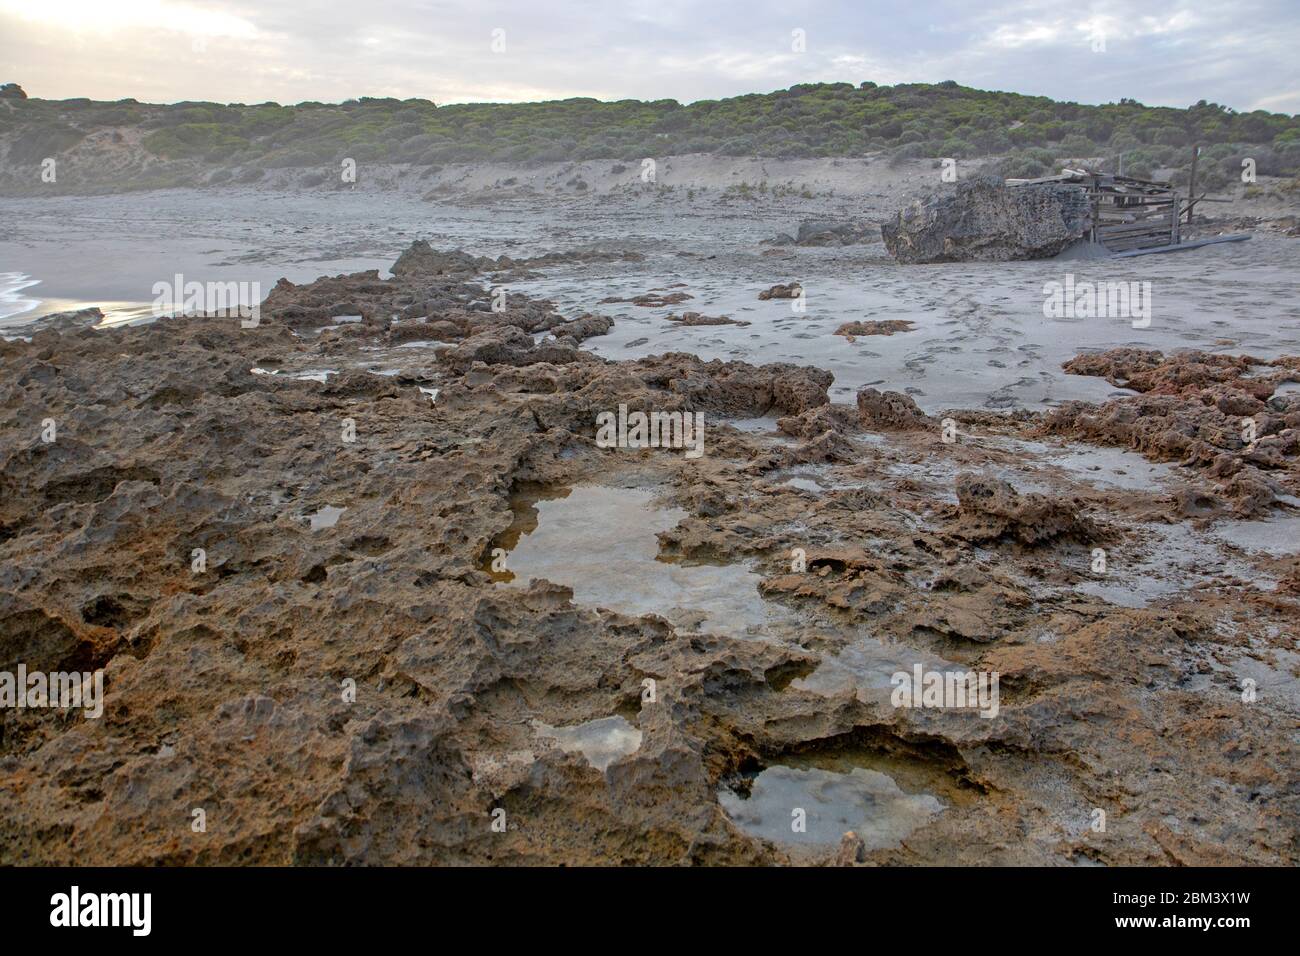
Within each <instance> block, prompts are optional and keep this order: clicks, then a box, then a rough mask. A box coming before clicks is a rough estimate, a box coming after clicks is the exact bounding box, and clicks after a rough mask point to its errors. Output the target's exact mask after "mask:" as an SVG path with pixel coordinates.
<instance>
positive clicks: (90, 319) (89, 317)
mask: <svg viewBox="0 0 1300 956" xmlns="http://www.w3.org/2000/svg"><path fill="white" fill-rule="evenodd" d="M103 321H104V313H103V312H102V311H101V310H100V309H99V307H98V306H91V307H89V308H85V309H74V310H72V311H70V312H50V313H48V314H46V315H43V316H41V317H40V318H39V319H37V320H35V321H34V322H32V323H30V324H29V325H24V326H19V327H18V328H17V329H15V330H14V331H21V332H23V333H32V332H46V331H54V332H75V331H77V330H79V329H88V328H90V327H92V326H95V325H98V324H99V323H100V322H103Z"/></svg>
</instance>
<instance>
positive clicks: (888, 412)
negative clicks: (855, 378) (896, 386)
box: [857, 388, 930, 431]
mask: <svg viewBox="0 0 1300 956" xmlns="http://www.w3.org/2000/svg"><path fill="white" fill-rule="evenodd" d="M857 403H858V421H859V422H860V423H861V424H862V426H863V427H864V428H873V429H881V430H884V431H892V430H904V431H906V430H912V429H917V428H928V427H929V426H930V419H929V418H928V417H927V416H926V414H925V412H923V411H921V409H920V407H918V406H917V404H916V402H915V401H913V399H912V397H911V396H910V395H904V394H903V393H902V392H881V391H878V390H877V389H874V388H864V389H862V390H861V391H860V392H858V398H857Z"/></svg>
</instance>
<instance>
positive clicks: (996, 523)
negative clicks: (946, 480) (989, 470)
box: [957, 472, 1096, 544]
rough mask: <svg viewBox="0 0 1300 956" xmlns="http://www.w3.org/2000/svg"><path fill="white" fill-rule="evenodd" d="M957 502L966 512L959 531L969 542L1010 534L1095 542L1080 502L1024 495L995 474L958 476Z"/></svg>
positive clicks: (1034, 540)
mask: <svg viewBox="0 0 1300 956" xmlns="http://www.w3.org/2000/svg"><path fill="white" fill-rule="evenodd" d="M957 504H958V506H959V507H960V508H961V515H962V517H961V523H960V527H959V529H958V532H957V533H958V534H960V535H961V536H962V537H963V538H966V539H967V540H969V541H976V542H989V541H997V540H998V539H1000V538H1003V537H1009V538H1014V539H1016V540H1017V541H1019V542H1021V543H1022V544H1038V543H1040V542H1043V541H1050V540H1052V539H1053V538H1059V537H1070V538H1074V539H1076V540H1079V541H1091V540H1092V539H1093V538H1094V537H1095V536H1096V529H1095V527H1094V526H1093V524H1092V523H1091V522H1090V521H1088V520H1087V519H1086V518H1084V517H1082V516H1081V515H1080V512H1079V506H1078V504H1077V503H1075V502H1072V501H1058V500H1054V499H1052V498H1049V497H1047V496H1046V495H1040V494H1025V495H1022V494H1020V492H1018V491H1016V489H1015V488H1013V487H1012V486H1011V483H1010V482H1007V481H1003V480H1002V479H1001V478H998V477H997V476H995V475H988V474H983V475H977V474H972V473H970V472H965V473H963V474H960V475H958V476H957Z"/></svg>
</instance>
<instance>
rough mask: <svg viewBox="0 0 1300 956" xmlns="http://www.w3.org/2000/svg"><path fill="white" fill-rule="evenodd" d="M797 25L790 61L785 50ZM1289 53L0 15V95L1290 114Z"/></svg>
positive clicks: (597, 6) (887, 15) (357, 10)
mask: <svg viewBox="0 0 1300 956" xmlns="http://www.w3.org/2000/svg"><path fill="white" fill-rule="evenodd" d="M495 27H501V28H504V29H505V30H506V36H507V48H506V52H504V53H501V54H494V53H492V52H491V50H490V47H489V43H490V39H491V36H490V34H491V30H492V29H493V28H495ZM796 28H798V29H802V30H805V31H806V34H807V50H806V52H804V53H799V54H796V53H793V52H792V51H791V45H790V38H791V31H792V30H794V29H796ZM1097 35H1101V36H1104V37H1105V40H1106V43H1105V51H1104V52H1094V49H1093V48H1094V47H1095V46H1096V44H1095V43H1094V42H1093V38H1094V37H1095V36H1097ZM193 40H200V41H202V42H201V44H200V49H199V50H198V52H194V50H193V49H192V42H191V41H193ZM1297 46H1300V10H1297V8H1296V5H1295V2H1294V0H1234V2H1233V3H1232V4H1220V5H1217V6H1214V5H1208V4H1204V3H1198V2H1193V0H1172V2H1170V3H1168V4H1166V5H1165V6H1164V7H1161V8H1160V9H1159V11H1158V12H1155V11H1153V9H1152V8H1151V6H1150V4H1149V3H1145V2H1138V0H999V2H998V3H997V4H995V5H992V6H990V5H986V4H971V3H969V2H968V0H920V2H913V3H910V4H902V5H900V4H899V3H897V0H811V2H809V3H808V4H806V5H803V6H799V7H797V8H794V7H792V6H791V5H790V4H788V3H787V2H785V0H698V2H697V0H632V2H629V3H619V4H613V3H608V2H605V0H545V2H535V0H529V2H525V0H437V2H434V0H366V2H365V3H363V4H360V5H353V4H347V5H343V4H339V3H338V2H337V0H0V64H4V70H5V72H6V73H7V75H5V76H0V81H4V80H15V81H17V82H20V83H22V84H23V85H24V87H25V88H26V89H27V90H28V92H29V93H30V94H31V95H33V96H42V97H48V98H61V97H72V96H89V97H93V98H96V99H118V98H122V97H128V96H130V97H135V98H137V99H141V100H155V101H176V100H182V99H205V100H217V101H226V102H260V101H262V100H267V99H273V100H276V101H278V102H286V103H292V102H298V101H300V100H307V99H312V100H327V101H329V100H341V99H346V98H348V97H352V96H364V95H393V96H403V97H405V96H418V97H426V98H429V99H432V100H435V101H437V102H457V101H465V100H514V99H552V98H561V97H567V96H597V97H600V98H622V97H636V98H640V99H660V98H668V97H671V98H675V99H679V100H682V101H690V100H694V99H705V98H708V99H712V98H717V97H722V96H734V95H737V94H741V93H749V92H762V91H767V90H772V89H779V88H783V87H786V86H789V85H790V84H792V83H798V82H813V81H827V80H847V81H849V82H853V83H858V82H861V81H863V80H873V81H875V82H877V83H897V82H922V81H929V82H934V81H938V80H945V79H953V80H957V81H958V82H960V83H964V84H967V85H970V86H978V87H983V88H988V89H1002V90H1015V91H1018V92H1023V93H1033V94H1042V95H1046V96H1052V97H1055V98H1057V99H1067V100H1075V101H1079V102H1107V101H1111V100H1116V99H1119V98H1121V97H1133V98H1135V99H1138V100H1140V101H1142V102H1144V103H1149V104H1153V105H1173V106H1186V105H1188V104H1190V103H1193V102H1195V101H1196V100H1199V99H1208V100H1213V101H1215V102H1220V103H1225V104H1227V105H1230V106H1233V107H1236V108H1238V109H1251V108H1271V109H1276V110H1283V111H1288V112H1294V111H1296V110H1297V109H1298V108H1300V98H1298V97H1297V95H1296V93H1295V91H1296V90H1297V89H1300V73H1298V72H1297V65H1296V61H1297V58H1296V57H1295V54H1294V50H1295V49H1296V48H1297Z"/></svg>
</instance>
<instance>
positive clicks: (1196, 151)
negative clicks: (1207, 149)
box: [1187, 146, 1201, 226]
mask: <svg viewBox="0 0 1300 956" xmlns="http://www.w3.org/2000/svg"><path fill="white" fill-rule="evenodd" d="M1200 155H1201V147H1199V146H1193V147H1192V180H1191V182H1190V183H1188V185H1187V199H1188V205H1187V224H1188V225H1189V226H1190V225H1191V224H1192V210H1193V209H1194V208H1195V202H1194V201H1195V198H1196V161H1197V159H1199V158H1200Z"/></svg>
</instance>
